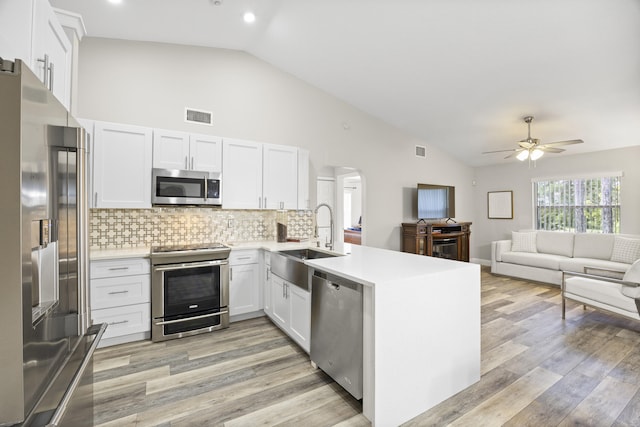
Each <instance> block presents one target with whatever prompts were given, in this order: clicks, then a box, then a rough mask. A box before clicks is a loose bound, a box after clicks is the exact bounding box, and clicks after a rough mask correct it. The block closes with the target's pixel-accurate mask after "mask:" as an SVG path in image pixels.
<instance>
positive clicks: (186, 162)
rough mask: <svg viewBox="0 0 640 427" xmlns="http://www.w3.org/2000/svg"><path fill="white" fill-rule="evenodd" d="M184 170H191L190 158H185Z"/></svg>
mask: <svg viewBox="0 0 640 427" xmlns="http://www.w3.org/2000/svg"><path fill="white" fill-rule="evenodd" d="M184 168H185V169H189V157H188V156H184Z"/></svg>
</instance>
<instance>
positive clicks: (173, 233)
mask: <svg viewBox="0 0 640 427" xmlns="http://www.w3.org/2000/svg"><path fill="white" fill-rule="evenodd" d="M89 217H90V220H89V246H90V248H91V249H116V248H134V247H139V246H158V245H181V244H190V243H206V242H233V243H235V242H248V241H257V240H275V239H276V211H267V210H254V211H252V210H225V209H215V208H194V207H188V208H173V207H171V208H170V207H157V208H152V209H90V210H89ZM314 221H315V216H314V214H313V212H312V211H288V236H289V237H300V238H312V237H313V231H314V225H315V223H314Z"/></svg>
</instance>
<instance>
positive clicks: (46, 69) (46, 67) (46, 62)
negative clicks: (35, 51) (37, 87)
mask: <svg viewBox="0 0 640 427" xmlns="http://www.w3.org/2000/svg"><path fill="white" fill-rule="evenodd" d="M38 62H42V63H44V67H42V68H43V70H44V73H42V83H44V85H45V86H46V87H47V89H51V88H50V87H49V85H48V83H49V82H48V81H47V80H48V76H49V70H50V68H49V55H47V54H46V53H45V54H44V59H40V58H38Z"/></svg>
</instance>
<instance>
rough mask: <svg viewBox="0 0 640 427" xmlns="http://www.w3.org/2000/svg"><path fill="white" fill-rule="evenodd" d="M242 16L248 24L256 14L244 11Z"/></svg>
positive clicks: (253, 19) (254, 18)
mask: <svg viewBox="0 0 640 427" xmlns="http://www.w3.org/2000/svg"><path fill="white" fill-rule="evenodd" d="M242 18H243V19H244V22H246V23H247V24H250V23H252V22H254V21H255V20H256V15H255V14H254V13H253V12H245V13H244V16H243V17H242Z"/></svg>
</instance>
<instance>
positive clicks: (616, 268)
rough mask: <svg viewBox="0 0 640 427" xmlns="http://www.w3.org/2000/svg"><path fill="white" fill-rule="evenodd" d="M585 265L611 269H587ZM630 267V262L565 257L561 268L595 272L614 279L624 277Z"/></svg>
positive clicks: (561, 262) (588, 272) (589, 272)
mask: <svg viewBox="0 0 640 427" xmlns="http://www.w3.org/2000/svg"><path fill="white" fill-rule="evenodd" d="M585 267H596V268H605V269H607V270H611V271H610V272H608V271H597V270H587V271H585V269H584V268H585ZM628 268H629V264H625V263H622V262H614V261H609V260H604V259H594V258H564V259H562V260H561V261H560V270H562V271H577V272H578V273H587V274H595V275H597V276H605V277H613V278H614V279H622V276H623V275H624V273H625V271H627V269H628Z"/></svg>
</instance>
